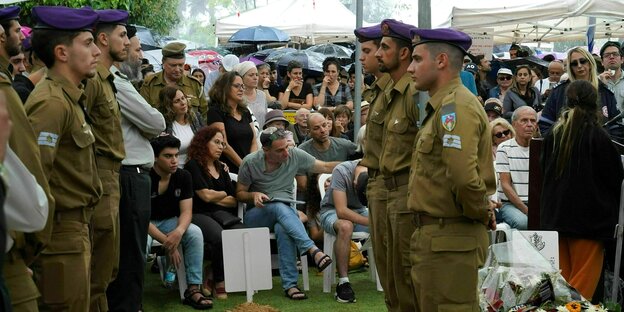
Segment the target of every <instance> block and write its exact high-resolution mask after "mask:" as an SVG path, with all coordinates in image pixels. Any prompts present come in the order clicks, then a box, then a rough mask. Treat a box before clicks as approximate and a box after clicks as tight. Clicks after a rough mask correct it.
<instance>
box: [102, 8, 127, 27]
mask: <svg viewBox="0 0 624 312" xmlns="http://www.w3.org/2000/svg"><path fill="white" fill-rule="evenodd" d="M95 12H97V14H98V15H99V16H100V20H99V21H98V24H117V25H123V26H126V24H128V11H124V10H97V11H95Z"/></svg>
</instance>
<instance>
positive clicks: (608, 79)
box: [598, 41, 624, 111]
mask: <svg viewBox="0 0 624 312" xmlns="http://www.w3.org/2000/svg"><path fill="white" fill-rule="evenodd" d="M621 51H622V47H621V46H620V43H619V42H617V41H607V43H605V44H604V45H603V46H602V48H600V57H601V58H602V66H604V68H605V71H604V73H602V74H600V75H599V76H598V78H600V81H602V82H603V83H604V84H606V85H607V87H608V88H609V90H611V91H612V92H613V94H614V95H615V100H616V101H617V108H618V109H619V110H620V111H622V109H623V108H624V106H623V104H624V80H623V79H622V78H624V76H622V54H621V53H622V52H621Z"/></svg>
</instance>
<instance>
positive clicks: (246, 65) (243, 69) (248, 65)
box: [234, 61, 256, 76]
mask: <svg viewBox="0 0 624 312" xmlns="http://www.w3.org/2000/svg"><path fill="white" fill-rule="evenodd" d="M252 68H256V64H255V63H254V62H252V61H244V62H242V63H239V64H236V65H234V70H235V71H236V72H237V73H238V74H239V75H241V76H244V75H245V74H246V73H247V72H248V71H249V70H250V69H252Z"/></svg>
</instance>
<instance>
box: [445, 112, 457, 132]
mask: <svg viewBox="0 0 624 312" xmlns="http://www.w3.org/2000/svg"><path fill="white" fill-rule="evenodd" d="M456 122H457V118H456V115H455V112H452V113H449V114H446V115H442V127H444V129H446V131H449V132H451V131H453V129H455V123H456Z"/></svg>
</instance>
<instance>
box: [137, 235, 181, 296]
mask: <svg viewBox="0 0 624 312" xmlns="http://www.w3.org/2000/svg"><path fill="white" fill-rule="evenodd" d="M147 246H150V249H153V248H155V247H162V244H161V243H160V242H159V241H157V240H155V239H153V238H152V237H151V236H150V235H147ZM150 251H151V250H150ZM178 253H179V254H180V265H179V266H178V268H177V270H176V275H177V276H176V279H177V281H178V290H179V291H180V300H184V292H185V291H186V288H187V287H188V285H187V282H186V267H185V266H184V252H183V250H182V244H180V245H178ZM158 257H167V255H165V256H158ZM158 257H156V259H154V261H157V259H158ZM158 269H159V270H160V279H161V280H163V281H164V280H165V278H164V277H165V271H166V270H167V268H163V266H162V265H161V263H159V264H158Z"/></svg>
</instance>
